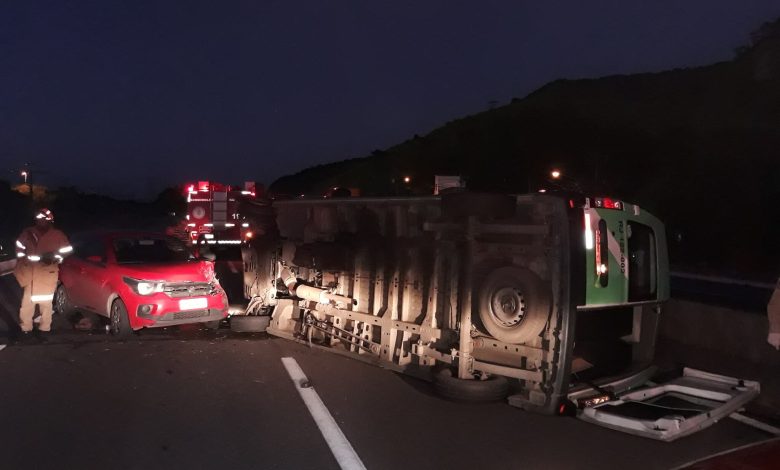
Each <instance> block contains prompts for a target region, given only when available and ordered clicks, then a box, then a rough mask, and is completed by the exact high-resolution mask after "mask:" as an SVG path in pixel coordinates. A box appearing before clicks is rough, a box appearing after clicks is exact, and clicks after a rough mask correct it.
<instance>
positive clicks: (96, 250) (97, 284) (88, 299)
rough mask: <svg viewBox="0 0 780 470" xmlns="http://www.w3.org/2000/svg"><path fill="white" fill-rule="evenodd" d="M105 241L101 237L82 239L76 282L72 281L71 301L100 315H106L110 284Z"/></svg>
mask: <svg viewBox="0 0 780 470" xmlns="http://www.w3.org/2000/svg"><path fill="white" fill-rule="evenodd" d="M106 260H107V256H106V243H105V240H104V239H103V238H102V237H91V238H87V239H85V240H84V242H83V243H82V245H81V246H80V247H79V253H78V260H77V264H76V268H77V269H78V272H77V274H78V282H76V283H74V284H75V287H74V288H73V292H74V295H72V296H71V298H72V299H73V303H74V304H76V305H78V306H80V307H83V308H85V309H86V310H89V311H91V312H95V313H98V314H101V315H106V314H107V313H106V302H107V301H108V297H109V295H111V292H110V290H111V289H110V286H109V285H108V267H107V264H106Z"/></svg>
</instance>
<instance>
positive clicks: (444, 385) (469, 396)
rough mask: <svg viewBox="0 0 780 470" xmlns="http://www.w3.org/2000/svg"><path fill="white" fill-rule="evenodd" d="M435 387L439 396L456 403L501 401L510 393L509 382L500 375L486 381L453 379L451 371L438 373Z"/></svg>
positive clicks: (435, 376)
mask: <svg viewBox="0 0 780 470" xmlns="http://www.w3.org/2000/svg"><path fill="white" fill-rule="evenodd" d="M433 386H434V388H435V389H436V393H437V394H439V395H441V396H442V397H444V398H449V399H450V400H456V401H467V402H487V401H499V400H503V399H505V398H506V396H507V394H508V393H509V382H507V380H506V379H505V378H504V377H501V376H500V375H491V376H490V377H489V378H488V379H486V380H479V379H473V380H464V379H459V378H456V377H453V376H452V371H451V370H450V369H443V370H440V371H439V372H437V373H436V374H435V375H434V376H433Z"/></svg>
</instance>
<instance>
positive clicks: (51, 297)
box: [30, 294, 54, 302]
mask: <svg viewBox="0 0 780 470" xmlns="http://www.w3.org/2000/svg"><path fill="white" fill-rule="evenodd" d="M30 300H31V301H33V302H46V301H49V300H54V294H47V295H31V296H30Z"/></svg>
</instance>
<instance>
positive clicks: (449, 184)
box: [433, 175, 466, 194]
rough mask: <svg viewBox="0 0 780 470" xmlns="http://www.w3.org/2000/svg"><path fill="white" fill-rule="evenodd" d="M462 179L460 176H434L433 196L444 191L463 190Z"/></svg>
mask: <svg viewBox="0 0 780 470" xmlns="http://www.w3.org/2000/svg"><path fill="white" fill-rule="evenodd" d="M465 187H466V185H465V184H464V182H463V178H461V177H460V176H445V175H436V176H435V177H434V186H433V194H440V193H442V192H445V191H456V190H458V189H462V188H465Z"/></svg>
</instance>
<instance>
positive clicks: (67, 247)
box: [60, 245, 73, 254]
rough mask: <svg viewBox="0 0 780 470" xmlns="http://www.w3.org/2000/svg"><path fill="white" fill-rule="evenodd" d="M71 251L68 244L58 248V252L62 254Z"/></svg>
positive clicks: (71, 248)
mask: <svg viewBox="0 0 780 470" xmlns="http://www.w3.org/2000/svg"><path fill="white" fill-rule="evenodd" d="M71 251H73V247H72V246H70V245H68V246H64V247H62V248H60V253H62V254H65V253H70V252H71Z"/></svg>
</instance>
